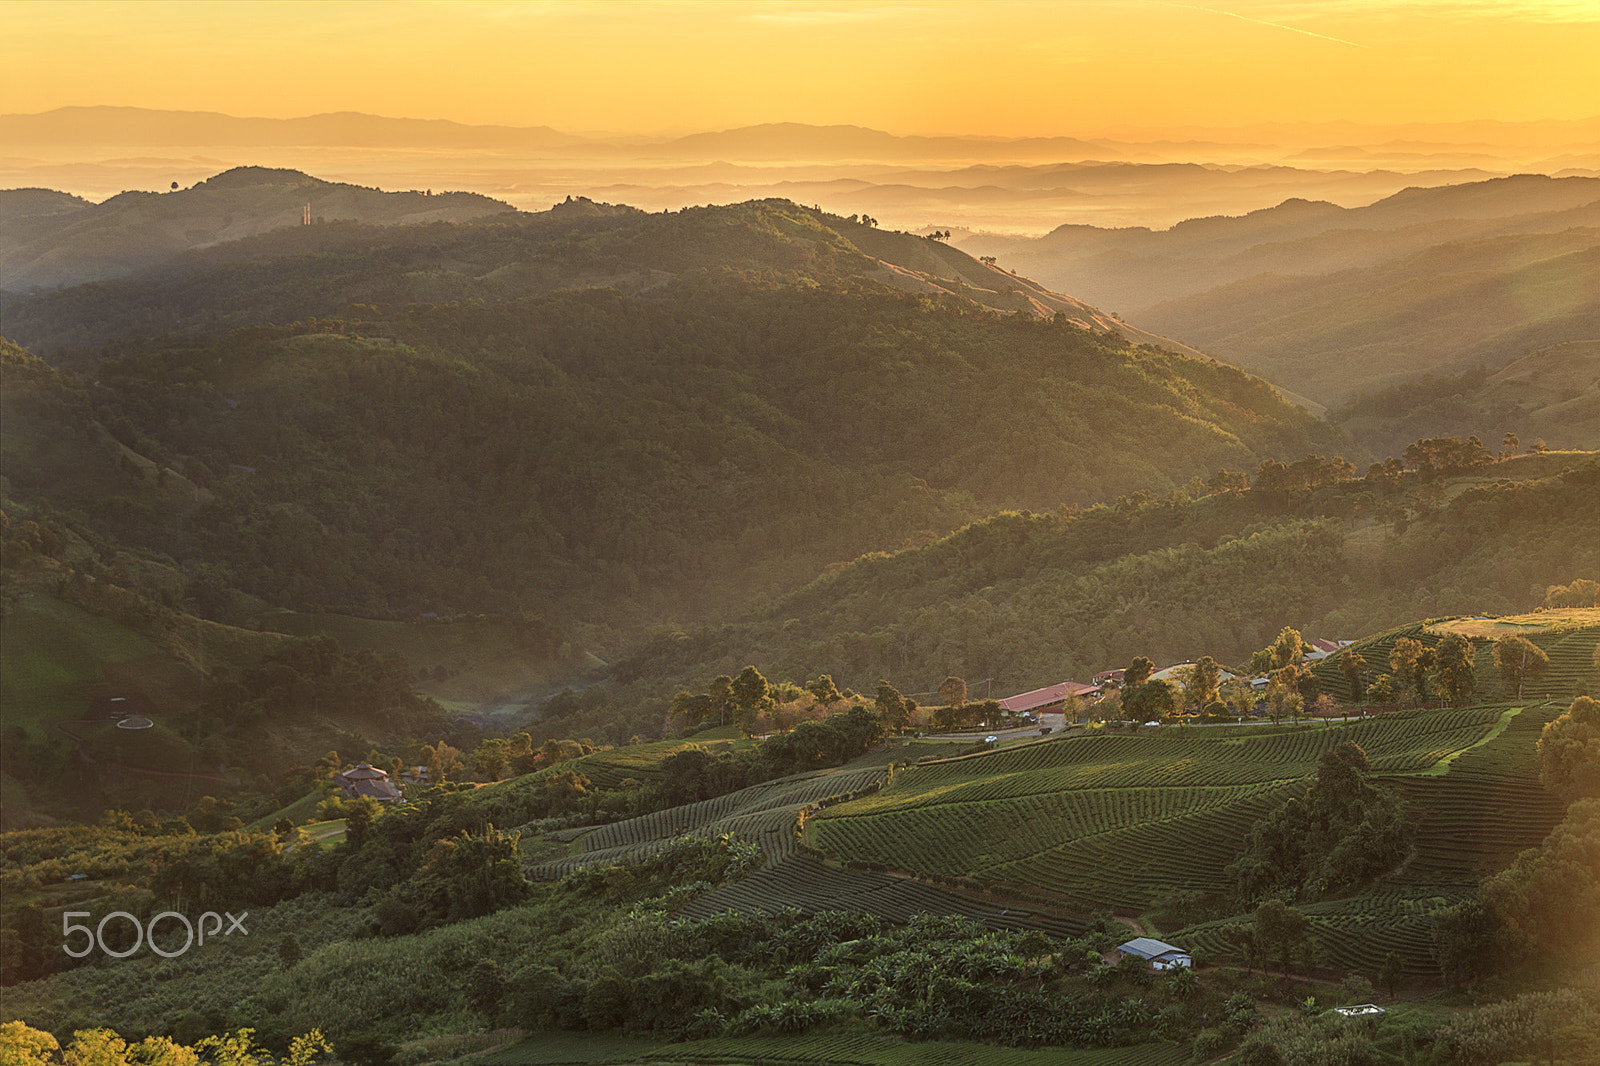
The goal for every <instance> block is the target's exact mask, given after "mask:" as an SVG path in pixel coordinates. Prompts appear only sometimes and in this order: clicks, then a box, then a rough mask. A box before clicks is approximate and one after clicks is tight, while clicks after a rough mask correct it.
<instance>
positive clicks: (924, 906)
mask: <svg viewBox="0 0 1600 1066" xmlns="http://www.w3.org/2000/svg"><path fill="white" fill-rule="evenodd" d="M791 908H793V909H795V910H798V911H800V912H801V913H802V914H815V913H817V912H818V911H828V910H845V911H856V912H860V913H865V914H875V915H877V916H878V917H880V918H883V919H885V920H888V921H892V922H907V921H910V920H911V919H912V918H913V917H915V916H916V915H918V914H953V915H960V916H961V917H965V918H970V919H971V920H973V921H975V922H978V923H979V924H981V925H983V926H985V927H986V928H989V929H1017V930H1021V929H1039V930H1041V931H1043V932H1046V933H1049V934H1050V935H1052V936H1055V937H1057V938H1066V937H1070V936H1079V935H1081V934H1082V933H1083V931H1084V929H1085V925H1084V923H1083V922H1082V921H1081V920H1078V919H1073V918H1065V917H1061V916H1059V915H1053V914H1048V913H1045V912H1041V911H1037V910H1033V909H1031V908H1026V907H1019V906H1018V905H1016V904H1014V903H1013V904H1007V903H999V902H990V901H987V900H981V899H976V898H973V897H971V896H966V895H962V894H961V893H958V892H952V891H949V890H947V889H944V888H941V887H939V886H938V885H931V884H927V883H926V882H922V881H917V880H913V879H910V878H901V877H892V876H890V875H888V874H885V873H876V872H873V871H868V870H852V869H847V868H843V867H838V866H833V865H831V864H828V863H822V862H818V861H816V860H815V859H812V858H809V857H807V856H804V855H791V856H789V857H788V858H785V859H783V860H782V861H780V862H778V863H775V864H773V865H770V866H766V867H763V868H762V869H760V870H757V871H756V872H755V873H753V874H751V875H750V876H749V877H746V878H745V879H744V880H742V881H738V882H736V883H734V884H731V885H723V886H721V887H719V888H717V889H715V890H713V891H711V892H708V893H706V894H705V895H703V896H700V897H699V898H697V899H695V900H692V901H690V902H689V903H688V904H687V905H686V906H685V907H684V908H683V910H682V911H680V912H679V913H680V916H682V917H685V918H708V917H710V916H712V915H714V914H720V913H722V912H723V911H727V910H735V911H742V912H745V913H752V914H778V913H780V912H782V911H785V910H788V909H791Z"/></svg>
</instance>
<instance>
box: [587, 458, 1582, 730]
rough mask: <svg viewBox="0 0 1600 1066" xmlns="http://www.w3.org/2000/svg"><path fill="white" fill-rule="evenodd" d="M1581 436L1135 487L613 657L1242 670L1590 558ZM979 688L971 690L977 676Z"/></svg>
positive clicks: (1016, 517)
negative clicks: (1103, 501)
mask: <svg viewBox="0 0 1600 1066" xmlns="http://www.w3.org/2000/svg"><path fill="white" fill-rule="evenodd" d="M1595 459H1596V453H1593V452H1590V453H1568V454H1559V453H1550V454H1547V455H1539V456H1534V455H1528V456H1521V457H1517V458H1514V459H1509V460H1506V461H1503V462H1499V463H1495V464H1493V465H1491V466H1489V467H1487V468H1485V469H1483V470H1480V471H1476V472H1473V473H1471V474H1458V475H1454V476H1449V477H1442V478H1441V477H1438V476H1437V475H1430V476H1429V477H1427V478H1425V477H1424V476H1423V475H1422V474H1421V473H1418V472H1409V473H1396V471H1395V470H1392V469H1385V468H1384V467H1382V466H1378V467H1375V468H1374V470H1373V471H1372V472H1371V473H1369V474H1368V475H1367V476H1366V477H1357V476H1354V473H1353V471H1348V470H1346V471H1345V472H1343V473H1339V472H1337V470H1336V466H1337V464H1334V465H1333V466H1330V465H1329V464H1328V463H1327V462H1326V461H1320V462H1318V461H1312V460H1309V459H1308V460H1305V461H1304V463H1303V464H1297V465H1300V466H1302V467H1303V469H1304V470H1307V471H1317V470H1320V471H1321V474H1318V475H1317V476H1316V478H1315V479H1314V480H1315V481H1316V482H1317V483H1316V484H1315V485H1314V486H1313V485H1312V484H1311V483H1310V481H1308V480H1306V479H1305V478H1304V476H1303V475H1298V476H1301V477H1302V481H1301V484H1300V485H1299V486H1298V487H1288V484H1287V482H1288V481H1292V480H1294V477H1293V476H1291V477H1289V478H1287V479H1285V477H1284V475H1286V474H1289V473H1290V472H1289V471H1279V472H1278V481H1280V482H1284V484H1280V485H1278V486H1277V487H1274V486H1273V485H1272V484H1269V483H1268V482H1267V481H1266V480H1264V478H1263V477H1262V476H1261V475H1260V474H1258V476H1257V477H1256V478H1255V485H1254V487H1252V488H1250V489H1249V490H1248V491H1236V490H1230V489H1223V490H1222V491H1216V490H1215V489H1209V488H1208V489H1201V490H1200V491H1201V492H1202V493H1208V494H1207V495H1204V496H1203V497H1202V498H1200V499H1195V500H1189V499H1185V498H1183V497H1182V496H1175V497H1172V498H1169V499H1166V500H1160V499H1154V498H1150V497H1149V496H1136V497H1133V498H1128V499H1123V500H1119V501H1117V503H1116V504H1115V505H1114V506H1096V507H1091V508H1087V509H1084V510H1081V511H1080V510H1064V511H1062V512H1059V513H1057V514H1026V513H1023V514H1017V513H1009V514H1001V515H996V516H994V517H992V518H988V519H985V520H983V521H980V522H976V523H973V524H972V525H970V526H968V527H966V528H963V529H961V530H958V531H957V532H955V533H953V534H951V535H950V536H948V537H945V538H942V539H941V540H939V541H937V542H935V543H932V544H929V545H926V546H921V547H913V548H907V549H905V550H902V551H899V552H895V553H893V554H888V555H873V556H870V557H866V558H862V559H859V560H856V561H855V562H853V563H851V564H850V565H849V566H847V567H843V568H840V569H837V570H835V571H833V572H831V573H829V574H827V575H824V576H823V577H821V578H819V579H818V580H816V581H815V582H813V583H811V584H810V585H808V586H806V587H805V588H802V589H799V590H797V591H796V592H794V593H792V594H790V595H788V596H785V597H781V598H779V599H777V600H775V601H774V602H773V603H772V604H771V605H770V606H768V607H766V608H764V609H762V610H760V611H757V612H753V613H752V614H750V615H749V616H748V617H746V618H744V619H742V620H740V622H739V623H738V624H736V625H733V626H722V627H716V628H709V627H708V628H690V629H685V630H683V631H681V632H674V633H671V634H668V635H666V636H662V637H660V638H658V639H656V640H654V641H652V642H651V643H650V644H649V645H648V646H647V647H645V648H643V649H642V650H641V651H640V652H639V653H637V654H636V655H635V656H633V657H631V658H630V659H628V660H627V661H625V662H623V663H621V664H619V667H618V673H619V675H620V676H622V677H624V678H633V677H648V678H658V679H667V678H672V679H677V680H679V681H681V682H683V683H688V684H692V685H703V684H704V683H705V681H706V679H707V678H709V677H711V676H714V675H716V674H718V673H728V672H732V673H737V672H738V670H739V669H740V668H741V667H742V666H743V665H744V664H746V663H754V664H756V665H757V666H758V667H759V668H760V669H761V670H762V671H763V672H764V673H766V674H768V675H769V676H773V677H780V678H794V679H803V678H811V677H815V676H816V675H817V674H819V673H828V674H831V675H832V676H833V677H834V678H835V679H836V680H837V682H838V683H839V684H841V685H853V686H856V687H857V688H861V689H870V687H871V686H872V685H873V684H875V679H877V678H888V679H890V680H891V681H892V682H893V683H895V684H896V685H897V686H899V687H901V688H902V689H903V690H904V691H905V692H906V694H908V695H913V694H914V695H915V696H916V697H917V698H918V699H919V700H922V701H923V702H931V701H933V699H934V690H935V689H936V688H937V687H938V685H939V683H940V681H941V680H942V679H943V678H944V677H946V676H947V675H950V674H955V675H957V676H961V677H965V678H966V679H967V680H968V681H969V683H970V682H971V681H972V680H973V679H988V680H989V681H990V683H991V684H992V693H993V694H994V695H996V696H1003V695H1007V694H1009V693H1012V692H1022V691H1028V690H1031V689H1035V688H1038V687H1041V686H1044V685H1048V684H1054V683H1056V682H1059V681H1061V680H1063V679H1076V680H1086V679H1087V678H1089V677H1090V676H1092V675H1093V674H1095V673H1096V672H1098V671H1101V670H1106V669H1113V668H1117V667H1121V666H1125V665H1127V663H1129V662H1130V661H1132V659H1133V657H1134V656H1138V655H1146V656H1149V657H1150V658H1152V659H1153V660H1154V661H1155V662H1156V663H1158V664H1166V663H1177V662H1185V661H1193V660H1194V659H1196V658H1198V657H1199V656H1201V655H1211V656H1213V657H1215V658H1216V659H1218V660H1219V661H1220V662H1224V663H1229V662H1231V663H1234V664H1236V666H1238V667H1239V668H1242V664H1243V663H1244V662H1246V661H1248V659H1249V657H1250V655H1251V653H1252V652H1254V651H1256V650H1259V649H1260V648H1262V647H1264V646H1265V645H1266V644H1267V643H1269V642H1270V641H1271V640H1272V639H1273V637H1274V636H1275V635H1276V634H1277V632H1278V631H1279V629H1280V628H1282V627H1283V626H1293V627H1295V628H1298V629H1301V630H1302V631H1303V633H1304V634H1305V635H1306V636H1307V637H1316V636H1321V637H1326V638H1328V639H1345V638H1351V637H1355V636H1359V635H1361V634H1365V633H1370V632H1374V631H1377V630H1380V629H1385V628H1388V627H1390V626H1393V625H1397V624H1399V623H1401V622H1403V621H1405V620H1406V619H1407V618H1414V617H1417V616H1419V615H1421V616H1437V615H1441V614H1460V613H1484V612H1491V613H1504V612H1519V611H1526V610H1531V609H1532V608H1534V607H1536V606H1538V605H1539V604H1540V603H1541V602H1542V601H1543V597H1544V594H1545V590H1546V588H1547V587H1548V586H1549V585H1552V584H1566V583H1568V582H1571V581H1572V580H1574V579H1575V578H1578V577H1583V576H1586V575H1590V574H1594V573H1596V572H1600V539H1597V538H1596V537H1595V535H1594V532H1595V530H1597V529H1600V494H1597V493H1596V492H1595V491H1594V489H1595V485H1596V484H1597V483H1600V468H1597V466H1596V463H1595ZM985 691H986V692H987V691H989V690H988V689H986V690H985Z"/></svg>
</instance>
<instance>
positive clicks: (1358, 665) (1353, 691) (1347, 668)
mask: <svg viewBox="0 0 1600 1066" xmlns="http://www.w3.org/2000/svg"><path fill="white" fill-rule="evenodd" d="M1366 665H1367V660H1365V659H1363V658H1362V657H1361V653H1360V652H1358V651H1356V650H1355V649H1354V648H1346V649H1345V650H1344V651H1342V652H1340V653H1339V669H1340V670H1342V671H1344V676H1345V680H1346V681H1348V682H1349V683H1350V698H1351V700H1354V701H1360V699H1361V697H1362V696H1364V695H1366V691H1365V689H1366V686H1364V685H1363V684H1362V683H1361V681H1362V676H1363V675H1362V673H1361V671H1362V669H1363V668H1364V667H1365V666H1366Z"/></svg>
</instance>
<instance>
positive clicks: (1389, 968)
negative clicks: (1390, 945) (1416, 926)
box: [1378, 951, 1405, 999]
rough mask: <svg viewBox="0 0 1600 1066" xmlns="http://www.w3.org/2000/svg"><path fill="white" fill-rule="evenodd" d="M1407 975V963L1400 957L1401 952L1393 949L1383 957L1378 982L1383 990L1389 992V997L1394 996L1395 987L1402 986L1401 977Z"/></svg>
mask: <svg viewBox="0 0 1600 1066" xmlns="http://www.w3.org/2000/svg"><path fill="white" fill-rule="evenodd" d="M1404 976H1405V963H1404V962H1403V961H1402V960H1401V958H1400V953H1399V952H1396V951H1391V952H1389V954H1387V955H1385V956H1384V957H1383V969H1382V970H1380V971H1379V972H1378V983H1379V984H1380V985H1382V986H1383V990H1384V991H1385V992H1387V993H1389V998H1390V999H1393V998H1394V992H1395V989H1397V988H1399V987H1400V979H1401V978H1403V977H1404Z"/></svg>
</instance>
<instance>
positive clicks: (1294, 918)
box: [1253, 899, 1311, 978]
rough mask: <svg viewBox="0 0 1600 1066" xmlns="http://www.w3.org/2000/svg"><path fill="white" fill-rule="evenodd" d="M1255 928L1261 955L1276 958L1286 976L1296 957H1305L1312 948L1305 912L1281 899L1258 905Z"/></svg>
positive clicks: (1309, 925)
mask: <svg viewBox="0 0 1600 1066" xmlns="http://www.w3.org/2000/svg"><path fill="white" fill-rule="evenodd" d="M1253 927H1254V932H1255V941H1256V944H1257V946H1258V948H1259V949H1260V951H1261V953H1262V955H1264V956H1265V957H1267V958H1276V959H1277V960H1278V968H1279V969H1280V970H1282V971H1283V976H1284V977H1286V978H1287V977H1288V976H1289V973H1290V966H1291V964H1292V963H1293V961H1294V959H1295V958H1297V957H1302V956H1304V955H1305V954H1306V953H1307V951H1308V950H1309V948H1310V947H1311V922H1310V920H1309V919H1308V918H1307V917H1306V916H1305V912H1303V911H1301V910H1299V909H1297V908H1295V907H1291V906H1289V905H1288V904H1286V903H1284V902H1283V900H1281V899H1269V900H1267V901H1266V902H1265V903H1263V904H1262V905H1261V906H1259V907H1257V908H1256V913H1255V921H1254V923H1253Z"/></svg>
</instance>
